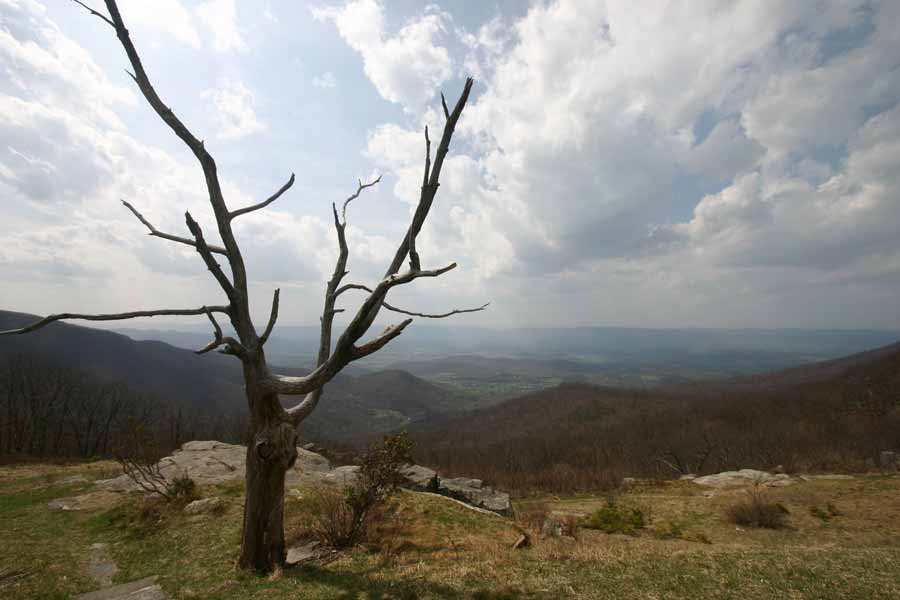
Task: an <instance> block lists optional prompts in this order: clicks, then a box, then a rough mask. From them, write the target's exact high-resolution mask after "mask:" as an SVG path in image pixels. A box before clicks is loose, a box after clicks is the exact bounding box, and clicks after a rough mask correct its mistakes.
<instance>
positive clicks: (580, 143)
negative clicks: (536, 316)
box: [368, 0, 900, 324]
mask: <svg viewBox="0 0 900 600" xmlns="http://www.w3.org/2000/svg"><path fill="white" fill-rule="evenodd" d="M897 13H898V8H897V5H896V3H890V2H884V3H875V4H872V3H864V2H851V3H818V4H814V3H799V2H798V3H790V4H788V5H780V6H779V7H777V8H773V7H771V6H768V5H767V6H761V5H759V4H756V3H752V2H745V3H732V4H729V5H728V6H727V7H719V8H717V9H715V10H713V9H712V7H711V6H710V5H708V4H706V3H690V4H677V5H669V6H667V7H665V8H664V9H663V8H660V9H659V10H653V11H639V10H635V9H634V6H633V5H632V3H627V2H608V3H604V4H601V3H594V2H578V1H575V0H560V1H559V2H553V3H548V4H538V5H535V6H532V8H531V9H530V10H529V12H528V14H527V15H526V16H525V17H524V18H522V19H521V20H519V21H518V22H516V23H515V25H514V27H512V28H511V31H512V32H513V38H514V40H513V42H512V43H509V42H503V43H501V42H498V43H497V44H496V45H495V46H496V47H500V48H502V51H501V52H500V53H499V54H498V55H497V56H496V58H495V59H494V60H493V62H485V61H482V62H484V64H487V65H488V67H487V68H486V69H485V72H484V75H483V77H484V79H483V81H482V84H483V85H484V86H485V88H486V89H485V91H484V92H483V93H482V94H480V95H479V96H478V98H477V101H476V102H475V103H474V104H473V105H472V106H470V107H469V108H468V109H467V112H466V114H465V116H464V118H463V121H462V123H461V127H460V128H461V131H462V132H463V134H464V135H465V136H466V138H467V143H468V144H469V146H470V149H469V151H470V152H471V154H470V159H471V160H470V162H471V164H473V165H477V168H470V169H467V170H460V171H459V172H458V173H457V175H458V176H462V177H467V178H469V180H470V182H469V183H468V184H467V185H465V186H460V187H461V189H460V190H459V192H454V191H453V190H451V189H450V188H449V185H448V183H449V181H450V174H449V171H448V173H447V175H445V177H444V178H443V181H444V184H445V185H444V186H442V188H441V198H440V200H439V203H440V204H439V208H437V209H436V210H438V211H440V213H439V214H440V216H436V217H435V219H434V221H433V223H434V222H440V223H444V224H457V226H455V227H454V226H446V227H437V226H435V227H433V229H432V232H433V233H434V234H435V235H438V236H439V239H438V240H436V242H435V243H436V245H438V246H439V247H441V248H456V249H457V250H459V251H461V252H463V253H464V256H466V257H467V259H468V260H469V261H471V262H473V263H475V264H477V265H478V267H477V268H476V272H477V273H479V274H480V275H481V276H482V277H484V276H486V275H490V276H494V277H497V276H499V275H502V274H504V273H505V274H507V275H508V276H511V277H517V278H524V280H527V279H529V278H530V277H532V276H534V275H540V276H541V277H542V278H543V279H544V281H545V282H548V283H547V288H548V289H552V288H553V287H554V285H557V284H559V282H561V281H563V280H566V279H567V278H571V277H577V276H578V275H579V274H580V275H581V276H583V277H584V278H585V279H586V280H587V281H590V282H592V287H591V289H592V290H593V291H594V292H596V291H597V290H599V289H604V290H605V291H606V293H605V294H602V296H603V297H604V298H605V300H604V301H603V302H602V303H601V304H599V305H594V307H593V308H592V309H589V310H587V311H586V313H591V310H593V313H592V314H593V315H594V316H593V318H592V319H589V320H590V321H592V322H596V320H597V319H598V318H600V319H603V316H602V315H606V316H607V318H610V319H616V318H621V316H622V315H624V314H628V315H637V313H635V307H636V306H637V305H638V304H639V303H637V302H635V301H634V299H633V298H631V297H629V296H628V294H625V295H624V296H623V295H622V294H618V293H612V292H610V291H609V289H608V288H609V287H610V286H613V287H615V286H616V285H621V286H622V287H623V289H630V290H632V291H634V292H635V293H646V294H649V297H652V298H655V299H657V300H658V299H661V298H664V299H665V302H666V303H667V304H666V305H667V306H668V307H671V308H672V312H671V313H670V314H671V316H670V318H671V319H673V320H678V319H679V317H676V316H675V315H680V316H681V317H683V318H685V319H698V318H706V317H708V315H709V314H710V313H709V311H707V313H706V316H703V312H704V308H703V307H706V308H707V309H708V308H709V307H710V306H717V301H718V300H721V298H719V294H718V293H716V292H715V290H716V289H717V287H718V286H720V285H723V284H724V285H728V283H726V282H730V283H731V284H733V287H732V288H731V289H735V290H740V291H741V293H742V294H743V296H744V297H745V298H752V299H754V300H755V301H757V302H759V305H760V306H768V307H769V308H770V309H772V310H776V312H777V309H774V308H773V305H772V304H767V303H766V302H763V301H762V300H763V299H764V298H774V297H779V298H781V299H784V298H786V297H787V296H785V294H788V291H787V290H794V291H796V290H798V289H802V290H806V293H808V294H810V295H811V297H818V295H820V293H821V287H820V285H821V282H822V281H824V279H823V273H838V272H841V271H842V270H846V269H849V268H853V269H857V268H858V269H861V270H865V269H869V268H871V267H872V264H873V262H872V260H873V259H874V257H880V258H881V259H882V260H885V261H895V260H896V259H897V257H898V251H897V249H896V248H895V243H894V242H892V241H891V240H896V239H897V237H898V234H900V221H898V220H897V219H896V218H892V217H890V216H889V215H891V214H893V215H896V214H898V209H900V206H898V202H900V201H898V195H897V190H898V188H897V181H896V175H895V174H896V173H897V172H898V167H900V164H898V162H897V161H898V159H897V156H898V154H897V152H896V144H897V143H898V137H900V135H898V134H895V133H894V132H895V126H894V119H896V115H895V111H896V109H895V108H894V109H892V108H891V107H893V106H895V105H896V103H897V102H898V101H900V80H898V78H900V72H898V71H897V69H896V68H894V66H893V65H894V62H895V59H894V58H893V57H895V56H897V55H898V51H900V48H898V47H897V44H898V38H897V37H896V35H893V34H892V33H891V32H892V31H893V30H894V29H895V26H896V23H897V22H898V19H900V15H898V14H897ZM698 32H702V33H698ZM837 38H841V39H842V40H844V42H843V43H842V44H841V46H840V47H835V44H836V43H835V42H834V40H835V39H837ZM463 41H464V43H465V44H466V45H467V46H469V47H473V48H474V47H478V46H479V45H480V44H484V43H483V42H480V41H479V40H478V38H477V37H476V36H475V35H469V34H463ZM480 64H482V63H481V62H479V65H480ZM426 120H428V119H427V118H426ZM430 122H431V123H432V124H433V125H434V124H435V122H438V123H439V122H440V119H439V117H438V116H437V115H433V116H432V118H431V119H430ZM419 126H420V124H419V123H417V126H416V127H414V128H408V127H406V126H403V125H382V126H380V127H378V128H376V129H375V130H374V132H373V134H372V135H371V137H370V139H369V144H368V152H369V155H370V156H372V157H373V158H374V159H375V160H377V161H378V162H379V163H380V164H382V165H384V166H386V167H387V168H390V169H391V170H392V171H393V172H394V173H396V175H397V181H398V183H397V184H396V187H395V193H396V194H397V195H398V196H400V197H401V198H404V199H406V200H408V201H413V199H414V197H415V194H416V189H415V181H416V179H415V177H414V174H415V171H416V170H417V169H418V168H419V165H420V162H421V151H422V142H421V134H419V133H418V131H417V130H418V129H419ZM458 148H459V147H458V145H457V151H458ZM459 162H460V163H461V162H462V161H459ZM448 166H449V164H448ZM488 261H489V262H490V263H491V264H490V265H488V264H487V263H488ZM643 278H646V280H645V279H643ZM742 278H743V279H742ZM737 281H740V284H739V285H738V284H737V283H736V282H737ZM830 281H833V282H835V283H834V285H847V284H845V283H837V282H838V281H845V280H844V279H842V278H832V279H830ZM882 281H884V280H882ZM638 282H641V283H640V284H638ZM505 284H506V282H505ZM493 289H496V288H493ZM560 289H562V288H560ZM638 290H640V292H638ZM791 293H794V292H791ZM551 294H552V293H551ZM779 294H781V296H779ZM840 295H841V294H840V293H838V292H835V296H834V297H835V298H837V297H839V296H840ZM689 297H690V298H694V300H692V301H691V302H686V301H685V298H689ZM676 298H677V299H678V300H677V301H675V299H676ZM557 301H558V302H562V303H566V302H567V301H566V300H564V299H563V296H562V295H560V296H557ZM579 302H580V301H579ZM752 302H753V300H747V302H746V303H743V302H742V303H741V305H742V309H743V310H746V311H748V312H747V314H748V317H747V321H746V322H748V323H759V322H760V320H761V319H763V317H762V313H760V312H758V310H756V309H753V308H752ZM679 307H680V308H679ZM645 308H646V307H645ZM787 312H788V311H786V310H784V309H782V314H787ZM880 313H881V315H882V316H883V317H884V318H888V319H894V321H892V322H894V323H895V324H896V323H900V321H897V319H898V318H900V315H896V314H893V315H891V314H888V313H890V311H885V310H881V311H880ZM794 316H795V317H796V315H794ZM778 318H780V317H778ZM754 319H756V321H754ZM785 320H789V318H788V317H785ZM701 323H702V321H701ZM766 323H767V324H771V322H766Z"/></svg>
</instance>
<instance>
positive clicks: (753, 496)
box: [726, 487, 788, 529]
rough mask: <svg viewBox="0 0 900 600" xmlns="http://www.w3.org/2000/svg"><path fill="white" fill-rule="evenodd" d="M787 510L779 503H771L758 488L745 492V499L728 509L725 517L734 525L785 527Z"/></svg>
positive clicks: (766, 527)
mask: <svg viewBox="0 0 900 600" xmlns="http://www.w3.org/2000/svg"><path fill="white" fill-rule="evenodd" d="M787 515H788V510H787V509H786V508H785V507H784V506H783V505H782V504H781V503H779V502H772V501H771V500H769V499H768V498H767V497H766V495H765V493H764V492H763V491H762V489H760V488H759V487H754V488H753V489H751V490H749V491H748V492H747V497H746V498H744V499H743V500H741V501H739V502H737V503H735V504H732V505H731V506H729V507H728V510H727V512H726V516H727V517H728V520H729V521H731V522H732V523H734V524H735V525H744V526H745V527H758V528H764V529H781V528H783V527H786V526H787Z"/></svg>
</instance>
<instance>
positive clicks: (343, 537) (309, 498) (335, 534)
mask: <svg viewBox="0 0 900 600" xmlns="http://www.w3.org/2000/svg"><path fill="white" fill-rule="evenodd" d="M302 503H303V506H304V509H305V510H304V512H305V513H306V514H307V515H309V519H310V520H309V523H308V524H307V525H306V531H305V533H308V534H310V535H312V536H313V537H315V538H317V539H318V540H319V541H321V542H322V543H323V544H328V545H330V546H332V547H333V548H345V547H347V546H349V545H352V544H353V542H354V541H355V540H354V537H355V535H358V534H359V533H361V532H359V531H357V530H356V529H355V528H354V519H353V511H352V510H351V508H350V506H349V505H348V504H347V501H346V498H345V496H344V492H343V491H341V490H338V489H332V488H315V489H313V490H310V492H309V493H308V494H306V495H305V496H304V497H303V500H302Z"/></svg>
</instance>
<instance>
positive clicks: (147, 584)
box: [73, 576, 172, 600]
mask: <svg viewBox="0 0 900 600" xmlns="http://www.w3.org/2000/svg"><path fill="white" fill-rule="evenodd" d="M73 600H172V597H171V596H169V595H168V594H166V593H165V592H163V591H162V588H161V587H159V585H158V584H157V583H156V577H155V576H153V577H146V578H144V579H139V580H137V581H132V582H131V583H123V584H122V585H115V586H113V587H108V588H106V589H102V590H97V591H96V592H89V593H87V594H81V595H80V596H75V597H74V598H73Z"/></svg>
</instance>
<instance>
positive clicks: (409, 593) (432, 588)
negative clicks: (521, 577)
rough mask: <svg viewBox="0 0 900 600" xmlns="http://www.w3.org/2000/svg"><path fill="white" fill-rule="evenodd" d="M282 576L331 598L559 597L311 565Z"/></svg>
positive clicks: (482, 599)
mask: <svg viewBox="0 0 900 600" xmlns="http://www.w3.org/2000/svg"><path fill="white" fill-rule="evenodd" d="M284 577H285V578H286V579H292V580H295V581H296V582H297V583H298V584H299V585H300V586H303V585H307V586H319V587H323V588H331V590H333V591H334V593H335V594H336V595H334V596H333V597H334V598H337V599H341V600H344V599H346V600H349V599H351V598H371V599H372V600H376V599H377V600H387V599H391V600H395V599H396V600H407V599H408V600H417V599H420V598H440V599H448V600H450V599H454V600H455V599H460V600H463V599H465V600H515V599H517V598H527V599H531V600H543V599H546V600H549V599H550V598H560V597H561V596H560V595H559V593H552V594H551V593H547V592H543V593H537V592H528V591H525V590H521V589H517V588H513V587H511V586H510V587H508V588H507V589H505V590H477V589H475V590H463V589H460V588H457V587H452V586H449V585H445V584H440V583H435V582H433V581H428V580H425V579H421V578H414V577H379V578H377V579H376V578H372V577H369V576H368V575H367V574H365V573H354V572H352V571H346V570H338V569H328V568H325V567H320V566H315V565H302V566H298V567H291V568H289V569H287V570H285V572H284Z"/></svg>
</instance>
